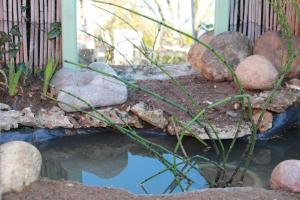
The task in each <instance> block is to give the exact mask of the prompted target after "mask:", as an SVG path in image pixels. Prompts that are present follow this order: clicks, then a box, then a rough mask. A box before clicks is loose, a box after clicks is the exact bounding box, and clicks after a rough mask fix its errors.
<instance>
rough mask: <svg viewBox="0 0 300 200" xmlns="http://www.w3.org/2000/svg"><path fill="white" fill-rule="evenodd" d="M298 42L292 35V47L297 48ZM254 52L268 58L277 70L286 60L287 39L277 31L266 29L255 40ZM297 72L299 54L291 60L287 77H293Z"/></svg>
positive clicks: (299, 41)
mask: <svg viewBox="0 0 300 200" xmlns="http://www.w3.org/2000/svg"><path fill="white" fill-rule="evenodd" d="M299 44H300V39H299V38H297V37H295V36H294V37H293V38H292V46H293V49H294V50H297V49H298V47H299ZM254 54H258V55H262V56H264V57H265V58H267V59H268V60H270V61H271V62H272V63H273V64H274V65H275V67H276V68H277V69H278V71H279V70H281V68H282V67H283V66H285V64H286V62H287V60H288V40H287V38H285V37H283V36H282V35H280V33H278V32H274V31H268V32H266V33H264V34H263V35H262V36H260V37H259V38H258V39H257V40H256V42H255V46H254ZM299 72H300V56H298V57H297V58H296V59H295V60H294V61H293V63H292V69H291V72H290V73H289V77H295V76H296V75H297V74H299Z"/></svg>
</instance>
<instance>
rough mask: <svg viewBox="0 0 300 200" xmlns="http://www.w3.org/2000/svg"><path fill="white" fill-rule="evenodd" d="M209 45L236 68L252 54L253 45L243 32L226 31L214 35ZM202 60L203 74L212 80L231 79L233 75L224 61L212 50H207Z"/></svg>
mask: <svg viewBox="0 0 300 200" xmlns="http://www.w3.org/2000/svg"><path fill="white" fill-rule="evenodd" d="M209 45H210V46H211V47H212V48H213V49H214V50H215V51H217V52H218V53H219V54H221V55H222V56H223V57H224V58H225V60H226V61H227V62H228V63H229V64H230V65H232V67H233V68H234V69H235V68H236V67H237V66H238V65H239V63H240V62H241V61H242V60H244V59H245V58H247V57H248V56H250V55H252V51H253V49H252V45H251V42H250V41H249V39H248V38H247V37H246V36H244V35H243V34H241V33H237V32H225V33H221V34H219V35H217V36H216V37H214V38H213V39H212V40H211V41H210V43H209ZM201 61H202V63H203V66H202V68H201V69H202V74H203V76H204V77H205V78H206V79H208V80H210V81H216V82H220V81H231V80H232V76H231V74H230V73H229V71H228V70H227V68H226V67H225V65H224V63H222V62H221V61H220V60H219V59H218V58H217V57H216V56H215V55H214V54H213V53H212V52H210V51H209V50H207V49H206V50H205V51H204V53H203V54H202V57H201Z"/></svg>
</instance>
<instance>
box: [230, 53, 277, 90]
mask: <svg viewBox="0 0 300 200" xmlns="http://www.w3.org/2000/svg"><path fill="white" fill-rule="evenodd" d="M235 73H236V75H237V77H238V79H239V81H240V83H241V84H242V86H243V87H244V88H245V89H249V90H268V89H272V88H273V86H274V83H275V80H276V78H277V76H278V72H277V69H276V68H275V67H274V66H273V64H272V63H271V62H270V61H269V60H267V59H266V58H265V57H263V56H260V55H253V56H249V57H247V58H246V59H245V60H243V61H242V62H241V63H240V64H239V66H238V67H237V69H236V70H235Z"/></svg>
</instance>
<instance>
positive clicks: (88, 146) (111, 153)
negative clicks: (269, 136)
mask: <svg viewBox="0 0 300 200" xmlns="http://www.w3.org/2000/svg"><path fill="white" fill-rule="evenodd" d="M142 136H144V137H145V138H147V139H149V140H151V141H153V142H156V143H159V144H160V145H162V146H164V147H167V148H168V149H173V148H174V146H175V145H176V140H175V138H174V137H171V136H165V135H157V134H149V133H142ZM229 144H230V141H227V142H225V145H229ZM245 145H246V143H245V142H244V141H239V142H238V144H237V146H236V148H235V149H234V150H233V152H232V155H231V157H230V159H229V164H230V166H233V167H234V165H235V164H237V162H238V160H239V158H240V155H241V152H242V151H243V150H244V148H245ZM184 146H185V148H186V151H187V153H188V155H189V156H192V155H203V156H207V157H209V158H211V159H215V154H214V152H213V150H209V151H207V149H204V147H203V146H201V145H200V144H199V143H198V142H197V141H195V140H193V139H191V138H190V139H185V140H184ZM38 147H39V149H40V150H41V152H42V155H43V159H44V161H43V169H42V176H45V177H48V178H51V179H55V180H58V179H65V180H72V181H79V182H81V183H83V184H84V185H88V186H106V187H113V188H122V189H126V190H128V191H130V192H132V193H136V194H145V193H149V194H162V193H175V192H181V189H180V188H179V187H178V185H176V184H174V176H173V175H172V173H171V172H170V171H167V172H165V173H162V174H161V175H158V176H156V177H154V178H153V179H150V180H149V181H148V182H146V183H145V184H143V186H141V185H140V183H141V182H142V181H144V180H145V179H147V178H149V177H151V176H153V175H155V174H157V173H158V172H160V171H162V170H164V169H165V168H166V167H165V166H164V165H163V163H162V162H161V161H160V160H159V159H157V158H155V157H154V156H153V155H152V154H151V153H149V151H148V150H146V149H145V148H144V147H143V146H141V145H139V144H137V143H135V142H134V141H132V140H130V139H129V138H128V137H127V136H123V135H121V134H118V133H111V132H107V133H99V134H92V135H81V136H74V137H69V138H63V139H57V140H52V141H49V142H46V143H42V144H40V145H39V146H38ZM298 152H300V130H299V129H294V130H290V131H289V132H287V133H285V135H284V137H282V138H277V139H276V140H272V141H268V142H259V143H258V144H257V146H256V150H255V156H254V159H253V162H252V165H251V167H250V177H251V178H250V179H249V181H248V183H247V185H255V186H258V187H266V188H267V187H268V186H269V178H270V174H271V172H272V169H273V168H274V167H275V166H276V165H277V164H278V163H279V162H280V161H282V160H286V159H300V154H299V153H298ZM163 157H164V158H165V159H167V160H169V161H170V162H173V156H172V155H169V154H163ZM177 162H180V161H179V160H177ZM195 166H196V167H197V168H198V169H197V170H196V169H191V170H190V171H189V173H188V177H189V178H191V179H192V180H193V181H194V182H193V183H192V184H188V182H187V181H183V182H182V185H183V186H184V188H186V189H187V190H189V191H192V190H195V189H202V188H207V187H209V186H208V182H207V181H206V180H213V177H214V175H215V174H214V173H215V170H214V168H213V167H212V166H211V165H208V164H206V163H201V162H198V163H197V164H196V165H195ZM199 172H200V173H199Z"/></svg>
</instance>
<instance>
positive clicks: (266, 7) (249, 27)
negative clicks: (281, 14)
mask: <svg viewBox="0 0 300 200" xmlns="http://www.w3.org/2000/svg"><path fill="white" fill-rule="evenodd" d="M230 1H231V2H230V16H229V17H230V19H229V23H230V24H229V30H230V31H238V32H241V33H243V34H244V35H246V36H247V37H248V38H249V39H250V40H252V41H255V40H256V39H257V38H258V37H259V36H260V35H261V34H263V33H264V32H266V31H269V30H273V31H280V25H279V22H278V19H277V16H276V13H275V12H274V9H273V8H272V6H271V5H270V3H269V0H230ZM296 2H297V3H298V5H299V6H300V0H297V1H296ZM284 9H285V10H284V11H285V15H286V19H287V21H288V24H289V26H290V27H291V30H292V33H293V34H294V35H296V36H299V35H300V20H299V17H298V16H297V14H296V11H295V9H294V8H293V5H292V3H291V2H289V1H286V3H285V5H284Z"/></svg>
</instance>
